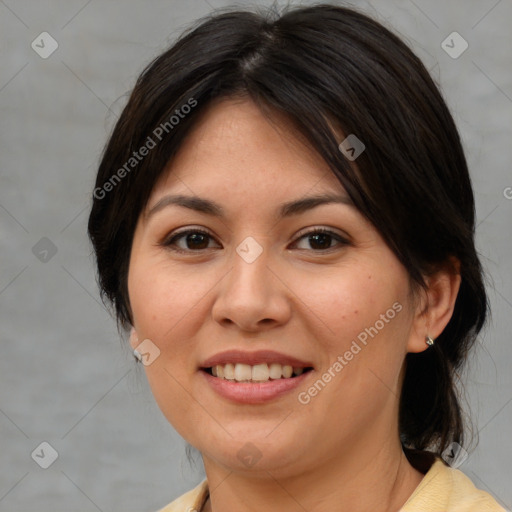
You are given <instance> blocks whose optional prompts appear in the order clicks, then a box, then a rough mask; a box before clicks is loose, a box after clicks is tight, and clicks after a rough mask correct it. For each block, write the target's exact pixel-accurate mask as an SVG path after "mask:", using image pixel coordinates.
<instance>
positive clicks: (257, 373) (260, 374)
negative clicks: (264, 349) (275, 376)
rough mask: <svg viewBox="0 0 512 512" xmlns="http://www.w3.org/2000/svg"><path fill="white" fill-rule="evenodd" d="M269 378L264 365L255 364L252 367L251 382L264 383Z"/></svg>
mask: <svg viewBox="0 0 512 512" xmlns="http://www.w3.org/2000/svg"><path fill="white" fill-rule="evenodd" d="M269 377H270V372H269V369H268V366H267V365H266V364H257V365H255V366H253V367H252V380H258V381H260V380H261V381H265V380H268V378H269Z"/></svg>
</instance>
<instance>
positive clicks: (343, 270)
mask: <svg viewBox="0 0 512 512" xmlns="http://www.w3.org/2000/svg"><path fill="white" fill-rule="evenodd" d="M275 119H277V121H278V122H277V123H270V122H269V121H268V120H267V119H266V118H265V117H264V116H263V115H262V114H261V112H260V111H259V110H258V108H257V107H256V106H255V105H254V104H253V103H251V102H249V101H244V100H238V101H235V100H224V101H221V102H217V103H214V104H212V105H211V106H210V107H209V109H208V110H207V111H206V112H205V115H204V117H202V119H201V121H200V122H199V123H198V124H197V125H196V128H195V130H194V131H193V132H192V133H191V134H190V136H189V137H188V138H187V139H186V142H185V143H184V145H183V146H182V147H181V149H180V152H179V153H178V154H177V155H176V157H175V158H174V159H173V160H172V162H171V163H170V165H169V167H168V172H167V173H166V174H165V175H164V176H163V178H162V179H161V180H160V181H159V182H158V183H157V185H156V186H155V188H154V190H153V192H152V195H151V197H150V199H149V201H148V204H147V208H146V210H145V211H144V212H143V214H141V216H140V218H139V222H138V225H137V227H136V231H135V235H134V240H133V246H132V252H131V258H130V267H129V275H128V290H129V298H130V303H131V308H132V311H133V319H134V327H135V330H136V332H137V335H138V343H140V342H142V340H150V342H145V343H146V344H147V343H150V345H146V348H147V347H152V349H151V350H153V351H155V350H156V348H155V347H157V348H158V350H159V351H160V352H159V355H158V357H156V358H154V360H153V362H151V364H148V365H147V366H145V370H146V374H147V378H148V381H149V383H150V386H151V389H152V392H153V394H154V396H155V399H156V400H157V402H158V404H159V406H160V408H161V410H162V412H163V414H164V415H165V416H166V417H167V419H168V421H169V422H170V423H171V424H172V425H173V426H174V427H175V429H176V430H177V431H178V432H179V433H180V434H181V435H182V436H183V437H184V438H185V439H186V440H187V441H188V442H189V443H190V444H192V445H193V446H195V447H196V448H197V449H198V450H199V451H200V452H201V453H202V455H203V457H204V459H205V464H206V462H208V463H210V464H218V465H220V466H223V467H225V468H230V469H233V468H234V469H236V470H238V471H251V470H255V469H259V470H273V471H274V473H273V474H276V475H277V474H280V475H283V476H284V475H286V474H292V473H293V472H300V471H309V470H311V469H313V468H314V467H316V466H319V465H322V464H325V463H327V462H328V461H329V460H330V459H332V458H334V457H339V456H340V455H341V454H343V453H346V454H348V453H349V452H350V451H351V450H354V449H355V448H356V447H359V448H361V449H364V448H362V447H363V446H367V445H368V443H370V442H371V443H380V445H382V444H383V443H385V440H386V439H389V437H390V432H391V433H392V434H393V433H394V432H397V427H396V425H397V416H398V398H397V397H398V396H399V388H400V375H401V368H402V364H403V360H404V357H405V354H406V353H407V351H408V346H409V343H410V340H411V337H412V333H413V331H414V329H415V325H414V319H415V311H414V308H413V305H412V303H411V299H410V287H409V277H408V274H407V272H406V270H405V269H404V267H403V266H402V265H401V264H400V263H399V261H398V260H397V258H396V257H395V256H394V254H393V253H392V251H391V250H390V249H389V248H388V246H387V245H386V244H385V242H384V240H383V239H382V238H381V236H380V235H379V233H378V232H377V231H376V229H375V228H374V227H373V226H372V225H371V224H370V223H369V222H368V221H367V220H365V218H364V217H363V216H362V215H361V214H360V213H359V212H358V211H357V210H356V209H355V208H354V207H353V206H352V205H351V204H350V201H349V200H348V198H347V194H346V192H345V190H344V189H343V187H342V186H341V185H340V183H339V181H338V180H337V179H336V178H335V177H334V175H333V174H332V173H331V171H330V170H329V168H328V166H327V164H326V163H325V162H324V161H323V160H322V159H321V158H320V156H319V155H318V154H316V153H315V152H313V151H312V150H311V149H308V148H307V147H306V146H305V145H303V144H302V143H301V142H300V141H299V139H298V138H297V137H298V135H296V134H295V133H294V131H293V129H292V127H291V125H290V124H289V123H288V122H287V121H286V120H285V119H282V118H279V117H276V118H275ZM341 140H343V137H342V138H340V141H341ZM354 163H356V162H354ZM324 194H329V195H335V196H339V197H340V198H341V199H340V202H330V203H321V204H317V205H316V206H314V205H312V204H309V205H308V204H302V208H300V207H296V208H288V209H287V211H284V212H283V211H282V209H283V205H284V204H286V203H292V202H296V201H299V200H304V199H306V198H309V197H312V196H319V195H324ZM176 195H182V196H186V197H187V198H190V197H197V198H201V199H203V200H205V201H209V202H212V203H215V205H216V206H217V207H218V208H219V209H220V210H221V213H222V215H219V212H216V211H214V210H213V209H211V208H210V209H209V210H208V211H199V210H197V209H195V208H194V206H196V207H197V206H198V203H196V204H195V205H194V204H193V203H190V204H189V205H188V207H187V206H184V205H183V204H181V205H180V204H176V203H175V202H173V201H172V200H171V199H170V196H176ZM299 206H300V205H299ZM308 206H309V207H308ZM203 210H204V208H203ZM151 350H150V353H151ZM156 353H157V351H156V352H154V354H156ZM150 360H151V356H150V359H147V361H148V362H149V361H150ZM215 363H219V366H217V365H216V364H215ZM231 365H233V366H231ZM289 366H291V367H292V369H291V370H290V369H289V368H287V367H289ZM210 368H213V369H210ZM293 368H295V370H293ZM247 371H248V372H249V373H247ZM290 371H292V372H293V373H292V376H289V373H290ZM301 371H302V373H301ZM215 373H217V376H215V375H213V374H215ZM233 373H234V377H235V380H231V379H232V378H233ZM222 374H224V377H221V375H222ZM283 374H284V377H283ZM297 374H300V375H297ZM248 378H250V379H251V382H239V381H238V380H240V381H243V380H248ZM237 379H238V380H237ZM247 443H252V444H247ZM250 457H253V459H252V460H256V459H259V460H258V462H257V464H256V465H254V469H252V462H250V460H251V459H250ZM254 457H255V458H254Z"/></svg>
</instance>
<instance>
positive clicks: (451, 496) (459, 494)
mask: <svg viewBox="0 0 512 512" xmlns="http://www.w3.org/2000/svg"><path fill="white" fill-rule="evenodd" d="M400 512H506V510H505V509H504V508H503V507H501V506H500V505H499V503H498V502H497V501H496V500H495V499H494V498H493V497H492V496H491V495H490V494H489V493H487V492H485V491H482V490H481V489H478V488H477V487H475V485H474V484H473V482H472V481H471V480H470V479H469V478H468V477H467V476H466V475H465V474H464V473H463V472H462V471H460V470H459V469H453V468H451V467H449V466H447V465H446V464H445V463H444V462H443V461H442V460H441V459H439V458H437V459H436V460H435V462H434V463H433V464H432V466H431V467H430V469H429V470H428V471H427V473H426V474H425V476H424V477H423V480H422V481H421V483H420V484H419V485H418V487H417V488H416V489H415V491H414V492H413V493H412V495H411V496H410V498H409V499H408V500H407V502H406V503H405V505H404V506H403V507H402V508H401V509H400Z"/></svg>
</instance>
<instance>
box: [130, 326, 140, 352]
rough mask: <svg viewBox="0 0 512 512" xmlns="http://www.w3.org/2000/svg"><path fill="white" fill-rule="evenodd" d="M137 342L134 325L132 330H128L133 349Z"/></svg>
mask: <svg viewBox="0 0 512 512" xmlns="http://www.w3.org/2000/svg"><path fill="white" fill-rule="evenodd" d="M138 344H139V337H138V336H137V331H136V330H135V327H132V330H131V331H130V345H131V347H132V348H133V349H134V350H135V347H137V345H138Z"/></svg>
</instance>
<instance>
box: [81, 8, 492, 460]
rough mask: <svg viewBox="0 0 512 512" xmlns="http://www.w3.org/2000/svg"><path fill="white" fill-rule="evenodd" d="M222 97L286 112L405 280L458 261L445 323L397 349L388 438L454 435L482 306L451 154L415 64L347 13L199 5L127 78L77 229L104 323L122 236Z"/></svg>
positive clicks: (122, 294)
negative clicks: (209, 10)
mask: <svg viewBox="0 0 512 512" xmlns="http://www.w3.org/2000/svg"><path fill="white" fill-rule="evenodd" d="M235 96H242V97H248V98H250V99H251V100H252V101H254V102H255V103H256V104H257V105H258V106H259V107H260V109H261V110H262V111H263V112H264V113H266V115H268V116H269V117H271V116H272V112H279V113H281V114H284V115H286V116H288V118H289V119H290V120H291V121H292V122H293V123H294V126H296V128H297V129H298V130H299V133H300V134H302V135H303V136H304V138H305V140H307V141H308V143H309V144H310V145H311V146H312V147H313V148H314V149H315V150H316V151H317V152H318V153H319V154H320V155H321V156H322V157H323V158H324V160H325V161H326V162H327V163H328V165H329V166H330V168H331V170H332V172H333V173H334V175H335V176H336V177H337V178H338V180H339V181H340V183H341V184H342V185H343V187H344V188H345V189H346V190H347V192H348V194H349V195H350V197H351V198H352V201H353V202H354V204H355V205H356V207H357V208H358V210H359V211H360V212H361V213H362V214H363V215H364V216H365V217H366V218H367V219H369V221H370V222H371V223H372V224H373V225H374V226H375V227H376V229H377V230H378V231H379V232H380V233H381V235H382V236H383V237H384V239H385V240H386V243H387V244H388V245H389V247H390V248H391V250H392V251H393V252H394V253H395V254H396V256H397V258H398V259H399V260H400V261H401V263H402V264H403V265H404V267H405V268H406V269H407V271H408V273H409V275H410V278H411V282H413V283H415V285H416V286H417V287H419V288H421V287H424V286H425V282H424V276H428V275H429V274H431V273H432V272H434V271H435V270H436V269H439V267H440V266H443V265H446V264H447V263H448V262H449V259H450V258H451V257H455V258H456V259H457V260H458V261H459V262H460V275H461V285H460V290H459V293H458V296H457V300H456V304H455V310H454V312H453V316H452V318H451V320H450V322H449V323H448V325H447V327H446V328H445V330H444V331H443V333H442V334H441V335H440V336H439V337H438V339H437V340H436V343H435V345H434V346H433V347H431V348H429V349H428V350H426V351H425V352H422V353H420V354H408V355H407V357H406V371H405V377H404V382H403V388H402V395H401V403H400V436H401V441H402V443H403V445H404V447H410V448H414V449H418V450H424V449H430V450H433V451H435V452H437V453H440V452H442V451H443V449H444V448H445V447H446V446H447V445H448V444H449V443H450V442H451V441H457V442H458V443H459V444H463V433H464V428H463V420H462V413H461V407H460V404H459V401H458V398H457V387H456V385H455V383H454V375H455V374H456V372H457V370H458V369H459V368H460V367H461V366H462V365H463V363H464V361H465V360H466V358H467V354H468V351H469V349H470V348H471V346H472V345H473V344H474V342H475V339H476V336H477V334H478V332H479V331H480V330H481V328H482V326H483V325H484V322H485V319H486V315H487V310H488V303H487V297H486V292H485V288H484V284H483V279H482V268H481V264H480V262H479V259H478V256H477V253H476V250H475V244H474V225H475V208H474V198H473V192H472V188H471V182H470V177H469V173H468V169H467V164H466V160H465V156H464V152H463V148H462V146H461V141H460V139H459V135H458V132H457V129H456V127H455V124H454V121H453V119H452V116H451V114H450V112H449V110H448V108H447V106H446V104H445V102H444V100H443V98H442V96H441V94H440V92H439V90H438V88H437V87H436V85H435V84H434V82H433V80H432V79H431V77H430V75H429V73H428V72H427V70H426V69H425V67H424V65H423V64H422V63H421V61H420V60H419V58H418V57H416V56H415V55H414V53H413V52H412V51H411V50H410V49H409V48H408V47H407V46H406V44H404V43H403V42H402V41H401V40H400V39H399V38H398V37H397V36H395V35H394V34H393V33H391V32H390V31H389V30H388V29H386V28H385V27H383V26H382V25H381V24H380V23H378V22H376V21H374V20H372V19H371V18H369V17H368V16H366V15H364V14H362V13H359V12H357V11H355V10H353V9H348V8H343V7H338V6H333V5H328V4H320V5H314V6H308V7H304V8H286V9H284V11H283V12H282V13H281V14H278V13H276V12H275V11H274V10H269V11H266V12H252V11H239V10H237V11H229V12H221V13H214V14H213V15H210V16H208V17H207V18H203V19H201V20H199V21H198V22H197V24H196V25H195V26H194V27H191V28H190V29H189V30H188V31H187V32H186V33H184V34H183V35H182V36H181V37H180V38H179V39H178V40H177V42H175V44H174V45H173V46H172V47H171V48H170V49H168V50H167V51H165V52H164V53H163V54H161V55H160V56H158V57H157V58H156V59H155V60H154V61H153V62H151V63H150V64H149V65H148V66H147V67H146V69H145V70H144V71H143V72H142V74H141V75H140V77H139V78H138V80H137V82H136V84H135V87H134V89H133V92H132V93H131V96H130V98H129V101H128V104H127V105H126V107H125V108H124V110H123V112H122V114H121V116H120V118H119V120H118V122H117V124H116V126H115V127H114V130H113V133H112V134H111V137H110V140H109V141H108V143H107V145H106V148H105V150H104V154H103V158H102V160H101V163H100V166H99V170H98V175H97V180H96V188H95V190H94V194H93V204H92V210H91V213H90V217H89V225H88V233H89V236H90V239H91V241H92V244H93V246H94V250H95V254H96V258H97V265H98V274H99V285H100V289H101V295H102V299H103V300H104V301H105V302H110V303H111V304H112V305H113V307H114V310H115V314H116V317H117V320H118V327H122V328H128V327H129V326H130V324H131V321H132V316H131V310H130V303H129V297H128V292H127V272H128V264H129V258H130V250H131V243H132V238H133V233H134V229H135V226H136V222H137V219H138V217H139V215H140V213H141V212H142V211H143V209H144V207H145V206H146V203H147V200H148V198H149V195H150V193H151V191H152V189H153V187H154V185H155V183H156V181H157V180H158V178H159V177H160V176H161V175H162V173H163V171H164V168H165V166H166V164H167V163H168V161H169V160H170V159H171V158H172V157H173V155H175V154H176V152H177V150H178V149H179V147H180V144H181V143H182V141H183V140H184V138H185V137H186V135H187V133H188V132H189V131H190V129H191V128H192V127H193V126H194V125H195V124H196V123H197V121H198V119H199V118H200V114H201V112H202V111H204V108H205V107H206V106H207V105H208V104H209V103H210V102H212V101H213V100H214V99H221V98H231V97H235ZM340 132H342V133H343V134H345V135H348V134H355V135H356V136H357V138H358V139H360V140H361V141H363V143H364V144H365V146H366V149H365V151H364V152H363V153H362V154H361V155H360V156H359V157H358V159H357V166H352V165H350V162H349V161H348V160H347V159H346V157H345V156H344V154H343V153H342V152H341V151H340V150H339V148H338V144H339V140H338V139H339V135H340ZM143 148H146V149H145V150H143Z"/></svg>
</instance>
